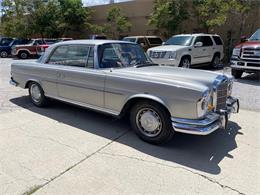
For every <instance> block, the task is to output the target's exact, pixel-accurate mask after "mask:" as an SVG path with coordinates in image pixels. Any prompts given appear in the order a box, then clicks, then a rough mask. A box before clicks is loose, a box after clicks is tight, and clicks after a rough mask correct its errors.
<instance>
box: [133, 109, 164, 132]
mask: <svg viewBox="0 0 260 195" xmlns="http://www.w3.org/2000/svg"><path fill="white" fill-rule="evenodd" d="M136 123H137V127H138V128H139V130H141V132H142V133H143V134H144V135H146V136H149V137H155V136H157V135H158V134H159V133H160V132H161V130H162V122H161V119H160V116H159V115H158V113H157V112H155V111H154V110H153V109H150V108H144V109H141V110H140V111H139V112H138V113H137V116H136Z"/></svg>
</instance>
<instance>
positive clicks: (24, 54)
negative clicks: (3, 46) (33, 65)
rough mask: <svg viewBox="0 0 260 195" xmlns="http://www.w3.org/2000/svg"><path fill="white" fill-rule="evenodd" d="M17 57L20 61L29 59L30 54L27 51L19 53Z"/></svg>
mask: <svg viewBox="0 0 260 195" xmlns="http://www.w3.org/2000/svg"><path fill="white" fill-rule="evenodd" d="M18 57H19V58H20V59H28V58H29V57H30V54H29V53H28V52H27V51H20V52H19V54H18Z"/></svg>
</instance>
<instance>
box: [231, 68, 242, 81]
mask: <svg viewBox="0 0 260 195" xmlns="http://www.w3.org/2000/svg"><path fill="white" fill-rule="evenodd" d="M231 74H232V75H233V77H234V78H235V79H239V78H241V76H242V74H243V70H237V69H232V70H231Z"/></svg>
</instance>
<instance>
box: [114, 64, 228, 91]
mask: <svg viewBox="0 0 260 195" xmlns="http://www.w3.org/2000/svg"><path fill="white" fill-rule="evenodd" d="M112 72H114V74H117V75H119V76H123V75H124V76H126V77H128V78H129V77H132V78H137V79H138V78H139V79H145V80H149V81H151V82H162V83H165V84H167V85H174V86H182V87H186V88H192V89H195V90H200V91H204V90H206V89H208V88H209V89H211V88H212V86H213V82H214V81H215V80H216V78H217V76H219V75H222V74H221V73H216V72H212V71H204V70H195V69H186V68H178V67H171V66H148V67H140V68H136V67H130V68H122V69H114V70H112ZM226 77H227V78H228V77H231V76H226Z"/></svg>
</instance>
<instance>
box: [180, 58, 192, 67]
mask: <svg viewBox="0 0 260 195" xmlns="http://www.w3.org/2000/svg"><path fill="white" fill-rule="evenodd" d="M190 66H191V59H190V57H188V56H184V57H182V58H181V62H180V64H179V67H182V68H190Z"/></svg>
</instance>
